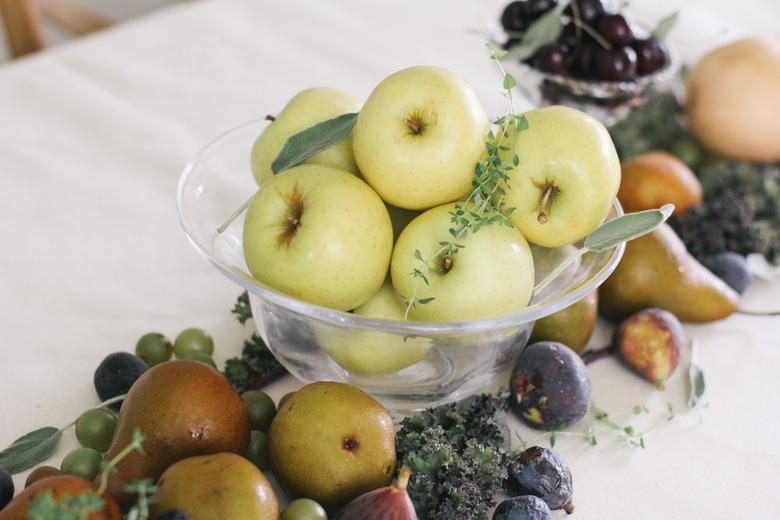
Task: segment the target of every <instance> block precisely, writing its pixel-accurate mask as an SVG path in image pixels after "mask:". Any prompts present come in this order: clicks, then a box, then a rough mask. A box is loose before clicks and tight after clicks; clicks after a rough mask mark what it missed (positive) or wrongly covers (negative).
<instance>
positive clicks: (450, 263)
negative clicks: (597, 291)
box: [243, 66, 620, 321]
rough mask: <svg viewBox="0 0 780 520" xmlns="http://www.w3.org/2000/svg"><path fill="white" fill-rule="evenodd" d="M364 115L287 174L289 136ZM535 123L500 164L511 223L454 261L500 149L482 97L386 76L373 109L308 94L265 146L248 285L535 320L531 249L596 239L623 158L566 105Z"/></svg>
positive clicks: (378, 305)
mask: <svg viewBox="0 0 780 520" xmlns="http://www.w3.org/2000/svg"><path fill="white" fill-rule="evenodd" d="M355 112H357V113H359V114H358V116H357V121H356V123H355V125H354V128H353V130H352V131H351V133H350V135H349V136H348V137H347V138H346V139H344V140H342V141H341V142H339V143H337V144H335V145H333V146H331V147H329V148H327V149H324V150H322V151H321V152H319V153H317V154H316V155H313V156H311V157H309V158H308V159H307V160H305V161H304V162H303V163H301V164H299V165H297V166H294V167H292V168H289V169H287V170H284V171H281V172H278V173H277V174H274V173H273V171H272V168H271V164H272V163H273V161H274V159H276V158H277V156H278V155H279V153H280V151H281V150H282V148H283V147H284V145H285V143H286V142H287V140H288V139H289V138H290V137H291V136H293V135H295V134H298V133H299V132H301V131H303V130H306V129H308V128H310V127H312V126H313V125H315V124H317V123H321V122H323V121H326V120H329V119H332V118H334V117H336V116H340V115H342V114H349V113H355ZM524 116H525V119H526V120H527V123H528V128H527V129H525V130H522V131H520V132H517V133H516V134H515V135H514V136H513V138H512V140H511V142H505V143H503V148H502V152H501V153H502V154H506V157H507V161H506V162H507V164H509V165H513V166H512V168H511V171H509V173H508V178H509V181H508V182H505V184H506V185H505V186H504V188H505V190H504V191H505V195H504V196H503V197H504V200H502V202H503V207H505V208H507V209H508V211H506V212H505V214H504V216H505V217H506V219H508V220H507V222H503V223H502V222H498V223H495V224H491V225H486V226H483V227H481V228H480V229H479V230H477V231H474V230H472V229H470V230H468V231H467V232H466V233H464V234H463V235H462V236H461V237H459V239H458V240H456V242H457V243H458V245H459V246H460V247H459V248H458V252H457V254H442V253H441V250H442V247H441V244H442V243H445V242H447V241H448V240H451V239H452V235H451V233H450V228H452V227H453V223H452V222H451V219H452V216H453V215H452V213H453V212H455V211H456V209H457V208H461V209H465V211H466V212H467V213H468V211H470V210H472V209H475V208H474V207H473V206H472V202H471V201H469V202H464V201H467V200H468V199H469V195H470V194H471V193H472V191H473V190H475V189H478V188H479V186H476V184H477V183H476V182H475V178H476V177H475V171H476V167H477V164H478V163H479V162H480V161H481V160H484V158H485V157H486V154H487V151H486V143H487V144H488V146H489V143H490V135H489V131H490V129H491V123H490V120H489V118H488V115H487V114H486V112H485V109H484V107H483V105H482V103H481V101H480V99H479V97H478V95H477V94H476V92H475V91H474V89H473V88H472V87H471V85H469V84H468V83H467V82H466V81H465V80H464V79H463V78H461V77H460V76H458V75H457V74H455V73H453V72H451V71H448V70H445V69H442V68H437V67H428V66H425V67H422V66H421V67H412V68H408V69H404V70H401V71H399V72H396V73H395V74H392V75H391V76H389V77H388V78H386V79H385V80H384V81H382V82H381V83H380V84H379V85H378V86H377V87H376V88H375V89H374V91H373V92H372V93H371V94H370V96H369V97H368V99H367V100H366V102H365V103H364V104H362V106H361V103H360V102H359V101H358V100H356V99H354V98H353V97H352V96H350V95H349V94H347V93H344V92H341V91H338V90H335V89H331V88H312V89H309V90H305V91H303V92H301V93H299V94H298V95H296V96H295V97H294V98H292V99H291V100H290V101H289V103H288V104H287V106H286V107H285V108H284V109H283V110H282V112H281V113H279V114H278V115H277V116H276V117H275V118H273V121H272V122H271V123H270V124H269V125H268V126H267V127H266V129H265V130H264V131H263V133H262V134H261V135H260V136H259V138H258V139H257V141H256V143H255V144H254V146H253V148H252V152H251V164H252V171H253V173H254V176H255V179H256V180H257V183H258V184H259V185H260V189H259V191H258V192H257V194H256V195H255V196H254V198H253V200H252V202H251V204H250V205H249V208H248V210H247V214H246V218H245V221H244V230H243V248H244V255H245V258H246V262H247V266H248V268H249V270H250V272H251V273H252V275H253V276H254V277H255V278H256V279H257V280H259V281H260V282H262V283H264V284H266V285H269V286H270V287H272V288H274V289H276V290H278V291H281V292H283V293H286V294H288V295H290V296H293V297H295V298H299V299H301V300H304V301H307V302H310V303H314V304H317V305H321V306H324V307H329V308H332V309H337V310H341V311H353V312H354V313H355V314H358V315H363V316H369V317H373V318H384V319H391V320H403V319H411V320H423V321H460V320H471V319H479V318H487V317H493V316H499V315H506V314H511V313H514V312H517V311H519V310H522V309H523V308H525V307H526V306H527V305H528V303H529V301H530V299H531V297H532V295H533V289H534V283H535V279H534V265H533V256H532V253H531V249H530V247H529V242H530V243H531V244H536V245H538V246H542V247H546V248H558V247H563V246H567V245H569V244H572V243H574V242H577V241H578V240H581V239H583V238H584V237H586V236H587V235H588V234H589V233H590V232H592V231H593V230H594V229H595V228H596V227H598V226H599V225H600V224H601V223H602V222H603V220H604V219H605V218H606V216H607V214H608V213H609V211H610V208H611V205H612V202H613V200H614V199H615V196H616V194H617V191H618V187H619V184H620V162H619V160H618V156H617V153H616V151H615V147H614V145H613V144H612V141H611V139H610V137H609V134H608V132H607V130H606V129H605V128H604V127H603V126H602V125H601V124H600V123H599V122H598V121H596V120H595V119H593V118H592V117H590V116H588V115H587V114H584V113H582V112H579V111H577V110H574V109H571V108H566V107H561V106H550V107H544V108H540V109H536V110H532V111H530V112H527V113H526V114H524ZM513 155H516V156H517V158H518V159H519V161H517V164H514V162H515V161H513V160H512V158H513ZM509 208H514V209H512V210H509ZM504 224H507V225H504ZM416 271H417V272H418V273H422V274H423V275H424V276H419V275H418V276H414V273H415V272H416Z"/></svg>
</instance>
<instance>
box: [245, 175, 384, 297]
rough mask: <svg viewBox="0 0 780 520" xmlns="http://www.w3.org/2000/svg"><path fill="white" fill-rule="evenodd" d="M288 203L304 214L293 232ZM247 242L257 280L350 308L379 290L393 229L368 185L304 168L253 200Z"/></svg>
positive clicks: (275, 180) (281, 178)
mask: <svg viewBox="0 0 780 520" xmlns="http://www.w3.org/2000/svg"><path fill="white" fill-rule="evenodd" d="M291 199H296V201H297V207H298V209H299V210H300V211H299V212H300V219H299V220H300V222H299V225H298V227H297V228H296V229H295V231H294V233H290V232H289V228H288V227H287V225H288V220H287V219H288V217H289V215H290V214H291ZM285 233H287V234H285ZM243 245H244V256H245V258H246V262H247V266H248V267H249V271H250V272H251V273H252V276H254V277H255V278H257V279H258V280H259V281H261V282H263V283H265V284H267V285H269V286H271V287H273V288H274V289H276V290H278V291H281V292H283V293H286V294H289V295H290V296H294V297H296V298H299V299H301V300H305V301H307V302H310V303H314V304H317V305H321V306H323V307H330V308H333V309H338V310H342V311H346V310H350V309H354V308H355V307H358V306H360V305H362V304H363V303H365V302H366V301H368V299H369V298H371V296H373V295H374V294H375V293H376V292H377V291H378V290H379V288H380V287H381V286H382V282H383V281H384V279H385V276H386V275H387V270H388V266H389V264H390V254H391V252H392V248H393V228H392V225H391V223H390V216H389V215H388V213H387V208H386V207H385V205H384V203H383V202H382V199H380V198H379V196H378V195H377V194H376V193H374V191H373V190H372V189H371V188H370V187H369V186H368V185H367V184H366V183H365V182H363V181H361V180H360V179H358V178H357V177H355V176H354V175H351V174H349V173H348V172H346V171H341V170H335V169H331V168H326V167H323V166H315V165H301V166H296V167H295V168H291V169H289V170H286V171H284V172H282V173H280V174H278V175H275V176H274V177H273V178H271V179H270V180H269V181H268V182H266V183H265V184H264V185H263V187H262V188H261V189H260V191H259V192H258V193H257V195H255V197H254V199H253V200H252V203H251V204H250V205H249V208H248V209H247V214H246V219H245V221H244V234H243Z"/></svg>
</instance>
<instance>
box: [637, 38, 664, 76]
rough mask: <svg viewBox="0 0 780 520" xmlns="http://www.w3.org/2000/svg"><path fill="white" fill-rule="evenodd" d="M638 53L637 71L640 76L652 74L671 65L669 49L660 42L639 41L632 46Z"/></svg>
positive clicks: (650, 40) (651, 40)
mask: <svg viewBox="0 0 780 520" xmlns="http://www.w3.org/2000/svg"><path fill="white" fill-rule="evenodd" d="M632 47H633V49H634V50H635V51H636V69H637V73H638V74H639V75H640V76H644V75H646V74H652V73H653V72H656V71H658V70H660V69H662V68H664V67H665V66H666V65H667V64H668V63H669V49H668V48H667V47H666V44H665V43H664V42H660V41H658V40H653V39H648V40H637V41H635V42H634V44H633V45H632Z"/></svg>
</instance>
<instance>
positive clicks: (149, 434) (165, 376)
mask: <svg viewBox="0 0 780 520" xmlns="http://www.w3.org/2000/svg"><path fill="white" fill-rule="evenodd" d="M136 429H139V430H140V431H141V432H142V433H143V434H144V437H145V439H144V443H143V453H139V452H133V453H131V454H129V455H128V456H127V457H125V458H124V459H122V460H121V461H120V462H119V464H118V465H117V467H116V469H117V471H116V472H112V473H111V476H110V478H109V485H108V492H109V493H110V494H111V495H112V496H114V497H115V498H116V499H117V500H118V501H119V503H120V505H122V506H127V505H128V502H129V501H130V500H131V498H132V497H131V496H129V495H127V494H126V493H125V492H124V487H125V485H126V484H128V483H130V482H133V481H134V480H138V479H143V478H151V479H152V480H157V479H158V478H159V477H160V475H161V474H162V473H163V471H165V470H166V469H167V468H168V467H169V466H170V465H171V464H173V463H175V462H177V461H179V460H182V459H186V458H188V457H193V456H195V455H207V454H211V453H219V452H232V453H238V454H243V453H244V450H245V449H246V446H247V443H248V442H249V416H248V414H247V410H246V407H245V405H244V402H243V401H242V400H241V397H240V396H239V395H238V394H237V393H236V391H235V390H233V388H232V387H231V386H230V383H228V381H227V379H225V377H224V376H223V375H222V374H220V373H219V372H218V371H216V370H214V369H213V368H211V367H210V366H208V365H207V364H205V363H201V362H198V361H186V360H177V361H168V362H165V363H160V364H159V365H155V366H153V367H152V368H150V369H149V370H147V371H146V372H144V374H143V375H142V376H141V377H140V378H139V379H138V380H137V381H136V382H135V384H133V386H132V387H131V388H130V391H129V392H128V393H127V397H126V398H125V401H124V403H123V404H122V408H121V411H120V413H119V421H118V422H117V427H116V433H114V438H113V439H112V441H111V447H110V448H109V449H108V452H106V460H111V459H112V458H113V457H115V456H116V455H117V454H118V453H119V452H120V451H121V450H122V449H124V448H125V447H126V446H127V445H128V444H130V442H131V441H132V436H133V432H134V431H135V430H136Z"/></svg>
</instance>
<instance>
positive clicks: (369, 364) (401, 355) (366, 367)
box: [315, 281, 431, 374]
mask: <svg viewBox="0 0 780 520" xmlns="http://www.w3.org/2000/svg"><path fill="white" fill-rule="evenodd" d="M354 314H356V315H357V316H365V317H368V318H381V319H384V320H403V319H404V308H403V305H401V303H400V302H399V301H398V298H397V296H396V294H395V289H393V286H392V285H391V284H390V282H389V281H386V282H385V283H384V285H382V288H381V289H379V292H377V293H376V294H375V295H374V296H372V297H371V299H370V300H368V301H367V302H366V303H364V304H363V305H361V306H360V307H358V308H357V309H355V310H354ZM315 334H316V337H317V342H318V343H319V345H320V346H321V347H322V348H323V350H325V351H326V352H327V353H328V354H329V355H330V357H332V358H333V359H334V360H335V361H336V362H337V363H338V364H339V365H341V366H342V367H344V368H345V369H347V370H349V371H350V372H355V373H357V374H386V373H389V372H395V371H396V370H401V369H402V368H406V367H408V366H411V365H414V364H415V363H417V362H418V361H420V360H421V359H422V358H424V357H425V354H426V353H427V352H428V350H429V349H430V348H431V340H430V339H429V338H418V337H408V336H406V337H404V336H402V335H399V334H391V333H388V332H379V331H375V330H360V329H345V328H343V327H339V328H335V327H333V328H328V329H327V330H326V329H322V330H317V331H315Z"/></svg>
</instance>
